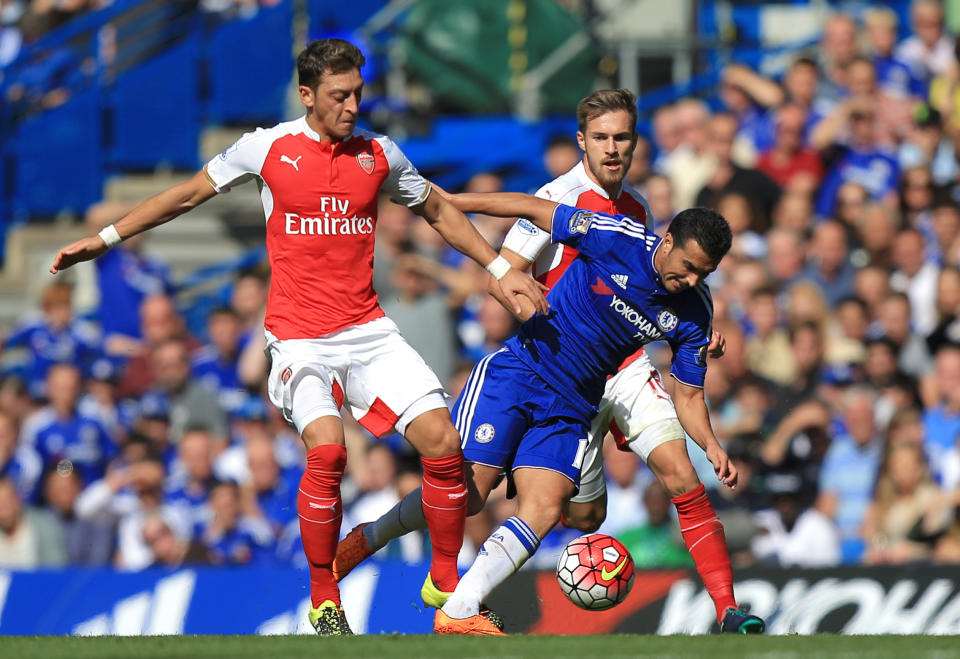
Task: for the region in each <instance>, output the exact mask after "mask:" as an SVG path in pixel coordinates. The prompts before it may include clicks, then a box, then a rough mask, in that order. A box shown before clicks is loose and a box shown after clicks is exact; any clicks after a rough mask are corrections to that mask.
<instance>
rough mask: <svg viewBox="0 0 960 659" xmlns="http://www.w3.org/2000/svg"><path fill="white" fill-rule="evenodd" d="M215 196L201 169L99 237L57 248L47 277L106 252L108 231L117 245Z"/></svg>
mask: <svg viewBox="0 0 960 659" xmlns="http://www.w3.org/2000/svg"><path fill="white" fill-rule="evenodd" d="M216 193H217V192H216V190H214V189H213V186H212V185H211V184H210V181H209V180H208V179H207V175H206V174H205V173H204V172H203V171H202V170H201V171H199V172H197V173H196V174H195V175H194V176H193V178H191V179H190V180H189V181H184V182H183V183H179V184H177V185H175V186H173V187H171V188H167V189H166V190H164V191H163V192H161V193H160V194H158V195H155V196H153V197H151V198H149V199H147V200H146V201H144V202H142V203H140V204H139V205H137V207H136V208H134V209H133V210H132V211H130V213H128V214H127V215H125V216H124V217H123V218H122V219H120V220H119V221H117V222H116V223H115V224H112V225H111V226H110V227H107V228H106V229H104V231H103V232H101V233H100V234H98V235H96V236H90V237H87V238H81V239H80V240H78V241H76V242H74V243H71V244H70V245H67V246H66V247H64V248H63V249H61V250H60V251H59V252H58V253H57V256H56V257H55V258H54V259H53V265H51V266H50V272H51V274H57V273H58V272H60V271H61V270H66V269H67V268H69V267H70V266H72V265H74V264H77V263H80V262H81V261H90V260H92V259H95V258H97V257H98V256H100V255H101V254H103V253H104V252H106V251H107V250H108V249H110V245H108V244H107V240H108V239H109V238H110V235H111V234H110V231H111V229H112V230H113V231H114V232H115V234H116V235H115V236H113V239H114V240H115V241H116V242H119V241H120V240H123V239H125V238H129V237H130V236H135V235H136V234H138V233H141V232H143V231H146V230H147V229H152V228H153V227H155V226H159V225H161V224H163V223H165V222H169V221H170V220H172V219H173V218H175V217H177V216H178V215H182V214H183V213H185V212H187V211H188V210H190V209H191V208H194V207H196V206H199V205H200V204H202V203H203V202H205V201H206V200H207V199H209V198H210V197H212V196H214V195H215V194H216ZM104 232H107V237H106V238H105V237H103V236H104ZM114 244H115V243H114Z"/></svg>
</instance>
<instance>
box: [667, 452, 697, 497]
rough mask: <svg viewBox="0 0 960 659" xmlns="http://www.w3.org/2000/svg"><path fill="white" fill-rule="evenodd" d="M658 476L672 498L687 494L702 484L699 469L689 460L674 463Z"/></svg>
mask: <svg viewBox="0 0 960 659" xmlns="http://www.w3.org/2000/svg"><path fill="white" fill-rule="evenodd" d="M658 476H659V477H660V478H659V480H660V484H661V485H663V487H664V489H665V490H666V491H667V493H668V494H669V495H670V498H673V497H678V496H680V495H681V494H686V493H687V492H690V491H691V490H695V489H696V488H697V487H698V486H699V485H700V478H699V477H698V476H697V471H696V470H695V469H694V468H693V465H692V464H690V462H689V461H687V462H686V463H679V464H672V465H670V466H669V467H668V468H667V469H663V470H661V472H660V473H659V474H658Z"/></svg>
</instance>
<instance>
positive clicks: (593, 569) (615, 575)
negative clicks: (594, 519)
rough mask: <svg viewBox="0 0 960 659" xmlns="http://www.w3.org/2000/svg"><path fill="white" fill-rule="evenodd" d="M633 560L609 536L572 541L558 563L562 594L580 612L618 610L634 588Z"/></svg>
mask: <svg viewBox="0 0 960 659" xmlns="http://www.w3.org/2000/svg"><path fill="white" fill-rule="evenodd" d="M633 573H634V570H633V558H632V557H631V556H630V552H628V551H627V548H626V547H624V546H623V544H622V543H621V542H620V541H619V540H617V539H616V538H613V537H611V536H609V535H605V534H603V533H592V534H590V535H584V536H581V537H579V538H576V539H575V540H571V541H570V542H569V543H568V544H567V546H566V547H564V548H563V551H562V552H561V553H560V560H559V561H557V581H558V582H559V584H560V590H562V591H563V594H564V595H566V596H567V598H568V599H569V600H570V601H571V602H573V603H574V604H576V605H577V606H579V607H580V608H581V609H587V610H589V611H603V610H604V609H609V608H610V607H613V606H616V605H617V604H619V603H620V602H622V601H623V600H624V599H626V597H627V593H629V592H630V588H632V587H633Z"/></svg>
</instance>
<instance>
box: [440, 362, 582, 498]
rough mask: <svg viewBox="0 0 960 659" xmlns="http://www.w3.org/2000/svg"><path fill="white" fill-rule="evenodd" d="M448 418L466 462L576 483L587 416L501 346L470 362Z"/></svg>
mask: <svg viewBox="0 0 960 659" xmlns="http://www.w3.org/2000/svg"><path fill="white" fill-rule="evenodd" d="M453 421H454V425H456V427H457V431H458V432H459V433H460V437H461V446H462V447H463V457H464V459H465V460H466V461H467V462H475V463H477V464H482V465H487V466H490V467H499V468H501V469H504V470H507V471H513V470H516V469H521V468H524V467H529V468H535V469H549V470H551V471H556V472H558V473H561V474H563V475H564V476H566V477H567V478H569V479H570V480H571V481H573V484H574V485H575V486H579V483H580V467H581V466H582V464H583V458H584V455H585V453H586V448H587V435H588V433H589V430H590V419H589V418H588V417H586V416H585V415H584V414H583V412H582V410H580V409H578V408H577V407H575V406H574V405H572V404H570V403H569V402H567V401H566V400H565V398H564V397H563V396H562V395H561V394H560V393H558V392H556V391H555V390H554V389H551V388H550V386H549V385H548V384H547V383H546V382H545V381H544V380H542V379H541V378H540V377H539V376H538V375H537V374H536V373H535V372H534V371H533V370H531V369H530V368H529V367H528V366H527V365H526V364H524V363H523V362H521V361H520V360H519V359H517V358H516V357H515V356H514V355H513V353H511V352H510V351H509V350H507V349H506V348H503V349H501V350H498V351H497V352H494V353H491V354H489V355H487V356H486V357H484V358H483V359H481V360H480V361H479V362H478V363H477V365H476V366H474V368H473V371H472V372H471V373H470V377H469V378H468V379H467V383H466V385H465V386H464V388H463V393H461V394H460V398H458V399H457V402H456V404H455V405H454V407H453Z"/></svg>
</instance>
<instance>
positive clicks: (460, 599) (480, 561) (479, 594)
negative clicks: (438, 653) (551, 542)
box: [443, 517, 540, 619]
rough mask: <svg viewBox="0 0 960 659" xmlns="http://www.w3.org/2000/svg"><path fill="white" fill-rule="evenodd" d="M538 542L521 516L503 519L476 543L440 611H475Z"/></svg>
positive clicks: (455, 613)
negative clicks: (475, 551) (474, 554)
mask: <svg viewBox="0 0 960 659" xmlns="http://www.w3.org/2000/svg"><path fill="white" fill-rule="evenodd" d="M539 546H540V538H538V537H537V534H536V533H534V532H533V531H532V530H531V529H530V527H529V526H527V524H526V522H524V521H523V520H522V519H520V518H519V517H511V518H510V519H508V520H507V521H505V522H504V523H503V525H502V526H500V527H498V528H497V529H496V530H495V531H494V532H493V533H491V534H490V537H489V538H487V540H486V542H484V543H483V546H482V547H480V552H479V553H478V554H477V559H476V560H475V561H474V562H473V565H471V566H470V569H469V570H467V573H466V574H465V575H463V578H462V579H461V580H460V583H459V585H457V589H456V590H455V591H453V595H451V596H450V599H448V600H447V603H446V604H444V605H443V612H444V613H446V614H447V615H448V616H450V617H451V618H461V619H462V618H469V617H471V616H475V615H477V614H478V613H479V612H480V603H481V602H482V601H484V600H485V599H487V597H488V596H489V595H490V593H492V592H493V591H494V590H495V589H496V588H497V586H499V585H500V584H502V583H503V582H504V581H506V580H507V578H508V577H509V576H510V575H511V574H513V573H514V572H516V571H517V570H519V569H520V567H521V566H522V565H523V564H524V563H526V562H527V559H528V558H530V557H531V556H533V554H534V553H535V552H536V551H537V547H539Z"/></svg>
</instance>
